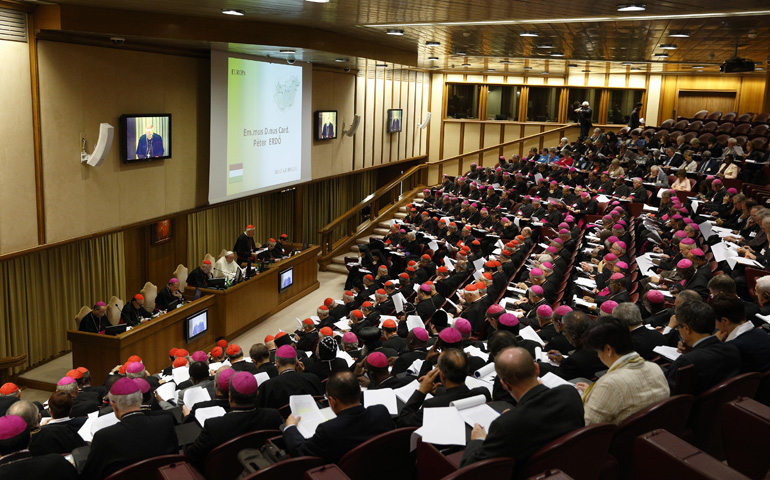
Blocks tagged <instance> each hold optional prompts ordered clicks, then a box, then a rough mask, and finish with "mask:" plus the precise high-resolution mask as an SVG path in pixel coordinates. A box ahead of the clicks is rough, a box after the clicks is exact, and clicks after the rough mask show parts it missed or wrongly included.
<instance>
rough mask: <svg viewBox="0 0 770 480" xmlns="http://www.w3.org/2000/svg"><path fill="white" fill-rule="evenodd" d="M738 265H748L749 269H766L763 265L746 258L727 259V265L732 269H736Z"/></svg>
mask: <svg viewBox="0 0 770 480" xmlns="http://www.w3.org/2000/svg"><path fill="white" fill-rule="evenodd" d="M736 263H740V264H741V265H746V266H747V267H757V268H764V267H763V266H762V264H761V263H759V262H758V261H756V260H751V259H749V258H745V257H727V264H728V265H730V268H732V269H735V264H736Z"/></svg>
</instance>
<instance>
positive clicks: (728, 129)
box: [716, 122, 735, 133]
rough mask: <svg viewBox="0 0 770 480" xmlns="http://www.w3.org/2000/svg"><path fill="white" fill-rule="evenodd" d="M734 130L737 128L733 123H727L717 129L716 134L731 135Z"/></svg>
mask: <svg viewBox="0 0 770 480" xmlns="http://www.w3.org/2000/svg"><path fill="white" fill-rule="evenodd" d="M733 128H735V124H734V123H733V122H725V123H723V124H722V125H720V126H719V127H717V129H716V132H717V133H730V132H732V131H733Z"/></svg>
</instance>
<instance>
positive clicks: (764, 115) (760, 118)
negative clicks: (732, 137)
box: [754, 113, 770, 123]
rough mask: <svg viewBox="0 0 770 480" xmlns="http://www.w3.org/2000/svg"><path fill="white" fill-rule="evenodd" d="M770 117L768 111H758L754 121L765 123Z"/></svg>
mask: <svg viewBox="0 0 770 480" xmlns="http://www.w3.org/2000/svg"><path fill="white" fill-rule="evenodd" d="M769 119H770V113H758V114H757V116H756V117H754V123H767V121H768V120H769Z"/></svg>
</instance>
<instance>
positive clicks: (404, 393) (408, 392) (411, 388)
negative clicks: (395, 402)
mask: <svg viewBox="0 0 770 480" xmlns="http://www.w3.org/2000/svg"><path fill="white" fill-rule="evenodd" d="M418 388H420V382H418V381H417V380H414V381H413V382H412V383H407V384H406V385H404V386H403V387H398V388H396V389H394V390H393V392H395V394H396V397H398V398H399V400H401V401H402V402H404V403H406V402H408V401H409V397H411V396H412V394H413V393H414V392H416V391H417V389H418ZM367 391H368V390H367Z"/></svg>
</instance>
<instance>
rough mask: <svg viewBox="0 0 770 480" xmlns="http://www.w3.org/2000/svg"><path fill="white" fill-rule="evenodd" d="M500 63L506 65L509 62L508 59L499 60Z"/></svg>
mask: <svg viewBox="0 0 770 480" xmlns="http://www.w3.org/2000/svg"><path fill="white" fill-rule="evenodd" d="M500 63H502V64H503V65H507V64H509V63H511V62H509V61H508V60H500Z"/></svg>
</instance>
